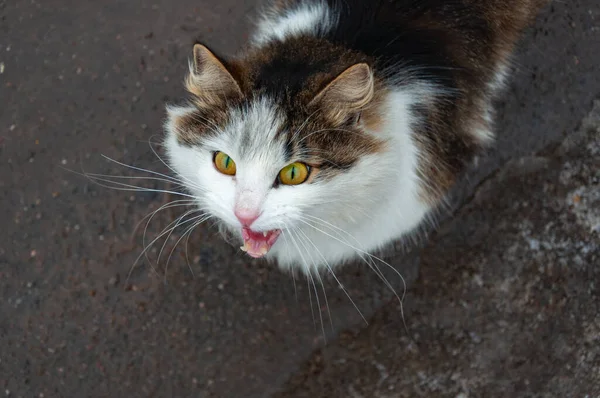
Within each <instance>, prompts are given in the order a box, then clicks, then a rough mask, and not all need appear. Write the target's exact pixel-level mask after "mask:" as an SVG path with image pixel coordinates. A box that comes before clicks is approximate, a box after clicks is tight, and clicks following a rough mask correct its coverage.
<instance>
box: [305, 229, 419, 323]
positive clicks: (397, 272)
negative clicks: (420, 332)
mask: <svg viewBox="0 0 600 398" xmlns="http://www.w3.org/2000/svg"><path fill="white" fill-rule="evenodd" d="M299 221H300V222H302V223H304V224H306V225H308V226H309V227H311V228H313V229H315V230H317V231H319V232H321V233H322V234H324V235H326V236H329V237H330V238H332V239H334V240H336V241H338V242H340V243H342V244H344V245H346V246H348V247H349V248H351V249H353V250H355V251H356V252H358V253H361V254H364V255H366V256H368V257H369V258H372V259H374V260H377V261H379V262H380V263H381V264H383V265H385V266H387V267H388V268H389V269H390V270H392V271H393V272H395V273H396V274H397V275H398V276H399V277H400V279H401V280H402V284H403V286H404V291H403V293H402V297H400V296H399V295H398V294H397V293H396V291H395V289H393V288H392V286H391V284H390V283H389V281H387V278H385V277H384V276H383V274H381V271H380V272H379V273H377V275H381V276H383V279H382V281H383V282H384V283H386V285H387V286H388V287H389V288H390V289H391V290H392V292H393V293H394V295H395V296H396V298H397V299H398V301H399V303H400V312H401V315H402V320H403V321H404V305H403V303H404V298H405V296H406V280H405V279H404V277H403V276H402V274H401V273H400V272H399V271H398V270H397V269H395V268H394V267H392V265H391V264H389V263H387V262H386V261H384V260H382V259H381V258H379V257H377V256H375V255H373V254H371V253H368V252H366V251H364V250H362V249H360V248H358V247H356V246H354V245H351V244H350V243H348V242H347V241H344V240H342V239H339V238H337V237H335V236H333V235H331V234H329V233H327V232H325V231H323V230H322V229H320V228H318V227H316V226H314V225H312V224H311V223H309V222H308V221H306V220H302V219H300V220H299ZM371 269H373V268H371ZM404 326H405V329H406V330H407V331H408V328H407V327H406V322H404Z"/></svg>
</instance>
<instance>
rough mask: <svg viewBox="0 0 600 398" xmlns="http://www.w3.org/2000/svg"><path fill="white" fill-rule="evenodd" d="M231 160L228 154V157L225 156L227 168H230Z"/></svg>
mask: <svg viewBox="0 0 600 398" xmlns="http://www.w3.org/2000/svg"><path fill="white" fill-rule="evenodd" d="M230 160H231V159H229V156H227V157H226V158H225V168H226V169H228V168H229V161H230Z"/></svg>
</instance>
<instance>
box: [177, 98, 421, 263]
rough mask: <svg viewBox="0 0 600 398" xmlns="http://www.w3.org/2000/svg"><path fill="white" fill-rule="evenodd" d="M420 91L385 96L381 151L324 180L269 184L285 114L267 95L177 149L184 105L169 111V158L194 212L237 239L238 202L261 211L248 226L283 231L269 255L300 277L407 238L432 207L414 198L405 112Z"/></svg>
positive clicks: (280, 154) (277, 165)
mask: <svg viewBox="0 0 600 398" xmlns="http://www.w3.org/2000/svg"><path fill="white" fill-rule="evenodd" d="M427 94H428V93H427V92H425V91H423V89H420V90H416V89H413V90H412V91H411V90H410V89H408V90H407V89H404V90H402V91H396V92H392V93H391V94H389V97H388V99H387V103H386V105H385V107H386V114H387V119H386V121H385V123H384V125H383V128H382V131H379V132H377V134H378V135H379V136H381V137H382V138H384V139H386V140H387V146H386V150H385V151H384V152H383V153H381V154H377V155H370V156H365V157H364V158H362V159H361V160H360V161H359V162H358V164H356V165H355V166H354V167H353V168H352V170H349V171H347V172H345V173H342V174H340V175H339V176H336V177H334V178H333V179H332V180H330V181H327V182H314V183H306V184H301V185H298V186H279V187H278V188H273V182H274V181H275V178H276V176H277V173H278V172H279V170H280V169H281V168H283V167H284V166H286V162H285V160H284V151H283V149H284V148H283V145H282V143H281V142H280V141H278V140H277V139H276V137H275V133H276V132H277V130H278V129H279V128H280V127H281V123H282V120H283V116H282V115H281V114H280V113H279V111H278V110H277V105H276V104H275V103H274V102H273V101H271V100H270V99H268V98H262V99H260V100H257V101H256V102H254V103H253V104H252V105H251V106H249V107H247V108H246V109H244V110H243V111H236V112H235V113H234V114H233V115H232V117H231V123H230V124H229V125H228V126H227V127H226V128H225V129H224V130H223V131H222V132H220V133H219V134H218V135H216V136H214V137H210V138H206V139H204V140H203V142H202V143H201V145H198V146H194V147H187V146H182V145H180V144H179V143H178V142H177V139H176V132H175V131H174V129H173V120H174V118H176V117H178V116H180V115H181V114H183V113H185V112H188V111H189V109H187V108H170V109H169V112H170V119H169V120H170V121H169V122H167V129H168V135H167V140H166V148H167V154H168V157H169V160H170V164H171V166H172V167H173V169H174V170H176V172H177V173H178V174H179V176H180V177H181V178H182V179H184V181H187V182H188V184H187V185H188V187H189V189H190V191H191V192H192V193H193V194H194V195H195V196H197V197H198V202H199V203H200V206H201V207H202V208H203V209H204V210H205V211H208V212H209V213H211V214H213V215H214V216H216V217H218V218H219V219H220V220H221V221H222V222H223V223H224V224H225V225H226V226H227V227H228V229H229V230H230V231H231V232H233V233H235V234H237V235H238V236H239V234H240V231H241V225H240V224H239V222H238V220H237V219H236V217H235V216H234V213H233V210H234V207H235V206H236V201H239V200H240V199H243V201H244V202H246V201H250V202H252V203H253V205H258V206H259V207H260V209H261V211H262V215H261V216H260V217H259V218H258V219H257V220H256V222H255V223H254V224H253V225H252V228H253V229H254V230H256V231H267V230H271V229H283V230H284V231H285V232H284V234H283V236H281V237H280V238H279V240H278V241H277V242H276V243H275V245H274V246H273V248H272V250H271V252H270V253H269V254H268V255H267V257H268V258H273V259H276V260H277V262H278V263H279V264H280V266H282V267H285V268H288V267H295V266H300V267H302V268H303V269H304V270H305V271H308V270H310V269H316V268H319V267H327V266H331V267H333V266H335V265H337V264H339V263H341V262H343V261H345V260H350V259H352V258H355V257H357V256H363V255H364V253H365V252H372V251H374V250H376V249H378V248H380V247H382V246H384V245H385V244H387V243H390V242H391V241H393V240H395V239H397V238H399V237H401V236H402V235H403V234H405V233H407V232H410V231H411V230H413V229H414V228H415V227H416V226H417V225H419V223H420V222H421V221H422V219H423V218H424V216H425V215H426V213H427V212H428V211H429V207H428V205H427V204H425V203H424V202H423V201H422V200H421V199H420V197H419V190H420V185H419V180H418V177H417V174H416V168H417V163H418V158H419V154H418V149H417V147H416V145H415V143H414V142H413V138H412V130H411V124H412V123H413V122H415V120H413V118H412V117H411V114H410V112H409V107H410V105H411V104H413V103H414V102H415V101H418V100H419V98H420V97H421V96H423V97H425V96H427ZM249 138H251V140H250V139H249ZM244 140H247V141H246V142H245V141H244ZM213 151H223V152H225V153H227V154H228V155H229V156H231V158H232V159H233V160H234V161H235V162H236V166H237V175H236V176H235V177H230V176H226V175H223V174H220V173H219V172H218V171H217V170H215V168H214V166H213V164H212V152H213ZM307 222H308V223H310V224H312V226H310V225H308V224H306V223H307Z"/></svg>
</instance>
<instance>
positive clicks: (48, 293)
mask: <svg viewBox="0 0 600 398" xmlns="http://www.w3.org/2000/svg"><path fill="white" fill-rule="evenodd" d="M255 7H256V3H255V2H254V1H233V0H223V1H220V2H216V1H201V0H200V1H194V2H192V1H188V0H183V1H178V2H177V3H171V2H169V1H166V0H162V1H154V2H143V1H139V0H127V1H125V0H121V1H117V0H110V1H109V0H107V1H99V2H82V1H67V0H63V1H57V0H47V1H44V2H36V1H31V0H27V1H25V0H10V1H6V0H4V1H3V0H0V164H1V167H0V203H1V206H0V220H1V221H2V228H1V229H0V300H2V301H1V303H2V305H0V311H1V312H0V388H1V390H0V394H5V396H15V397H109V396H110V397H152V396H156V397H165V396H174V397H191V396H194V397H268V396H280V397H295V396H309V395H310V396H312V397H320V396H323V397H338V396H339V397H396V396H398V397H401V396H410V397H413V396H428V397H437V396H441V397H445V396H449V397H461V398H464V397H478V396H481V397H505V396H506V397H571V396H572V397H586V396H587V397H600V380H599V376H598V375H599V374H600V365H599V363H600V352H598V346H600V340H599V337H598V336H599V334H600V324H599V320H598V310H599V304H598V303H599V300H600V298H599V297H600V294H599V289H600V287H599V286H600V285H599V282H598V280H599V279H598V277H599V275H598V272H599V271H598V264H599V262H600V260H599V258H600V253H599V252H600V249H599V248H598V242H599V239H600V238H599V234H600V231H598V226H597V224H596V221H594V220H597V219H598V213H597V212H598V208H600V203H599V201H598V190H599V188H598V184H599V181H600V176H598V171H597V170H598V169H600V165H598V157H599V156H600V155H599V153H600V152H599V150H598V148H597V143H598V141H599V136H598V129H597V126H598V125H599V124H600V123H598V121H597V120H598V117H597V116H594V115H595V113H594V112H592V110H593V100H594V99H596V98H599V97H600V55H599V54H600V3H599V2H598V1H597V0H571V1H568V2H564V1H563V2H558V1H555V2H553V3H551V4H550V5H549V6H548V7H547V8H546V9H545V10H544V11H543V12H542V13H541V14H540V16H539V18H538V20H537V23H536V24H535V26H533V27H532V28H531V29H530V30H528V32H527V33H526V34H525V35H524V38H523V41H522V42H521V44H520V46H519V50H518V52H517V54H516V57H515V60H516V62H515V68H514V74H513V77H512V79H511V81H510V84H509V87H508V88H507V90H506V92H505V94H504V96H503V98H502V99H501V100H500V101H499V104H498V106H499V107H498V109H499V115H498V116H499V117H498V124H497V129H496V130H497V133H498V142H497V146H496V148H495V149H494V150H492V151H490V153H489V154H486V156H485V157H482V158H481V159H480V161H479V162H478V165H477V168H474V169H473V170H471V171H470V172H469V174H468V176H467V178H465V180H464V181H463V182H462V183H461V184H460V185H459V187H458V189H457V190H456V192H455V193H454V195H453V203H454V204H455V207H456V211H455V214H454V215H453V217H445V218H444V219H442V221H441V225H440V229H439V231H438V232H437V233H434V234H433V235H432V236H431V239H429V240H427V239H425V238H421V239H420V246H419V247H418V248H417V249H415V250H413V251H411V252H409V253H406V252H405V251H404V250H401V248H398V250H396V251H395V252H394V253H392V254H390V256H388V257H387V259H388V260H389V261H390V262H391V263H392V264H393V265H394V267H396V268H398V269H399V270H401V272H402V273H403V274H404V275H405V277H406V279H407V281H408V285H409V286H408V296H407V299H406V302H405V307H404V310H405V311H404V321H405V322H406V327H407V328H408V333H407V332H406V331H405V329H404V324H403V320H402V317H401V315H400V311H399V308H398V304H397V301H395V299H394V296H393V295H392V294H391V292H390V289H389V288H388V287H387V286H386V285H385V284H384V283H382V282H381V281H380V280H379V279H378V278H377V277H376V276H375V275H374V273H373V272H369V270H368V269H367V268H366V267H365V266H364V265H363V266H360V265H359V264H357V265H352V266H348V267H347V268H345V269H344V270H342V271H340V273H339V277H340V279H341V280H342V282H343V284H344V286H345V287H346V289H347V290H348V292H349V294H350V296H351V297H352V300H353V301H354V302H355V303H356V305H357V307H358V308H359V309H360V311H361V313H362V315H363V316H364V317H365V318H366V319H367V321H368V324H367V322H365V321H364V320H362V319H361V316H360V315H359V312H358V311H357V310H356V308H355V307H354V306H353V304H352V303H351V302H350V300H349V299H348V297H347V296H346V295H345V294H344V293H343V291H342V290H341V289H340V288H338V287H337V284H336V282H335V281H334V280H331V278H325V280H324V285H325V291H326V293H327V304H328V307H329V311H328V309H327V306H326V305H325V296H324V295H323V290H322V289H321V288H320V287H319V288H318V290H317V292H318V293H319V296H318V297H319V302H318V303H317V299H316V297H315V292H314V290H313V287H312V286H308V285H307V283H306V281H305V280H304V279H302V278H298V277H297V278H295V279H294V278H292V276H291V275H288V274H284V273H282V272H280V271H279V270H278V269H276V268H274V267H272V266H269V265H267V264H265V263H263V262H261V261H255V260H250V259H248V258H247V257H245V256H243V255H241V253H239V251H238V250H237V249H236V248H235V247H231V246H229V245H227V244H225V243H224V242H223V241H222V239H221V238H220V237H219V236H218V235H217V234H216V231H215V229H214V228H211V226H210V225H209V224H207V225H205V226H203V227H200V228H198V229H197V230H196V231H195V232H194V233H193V234H192V235H191V238H190V240H189V244H188V245H187V248H188V250H187V253H186V250H185V247H186V245H185V240H183V241H181V242H180V244H179V245H178V246H177V247H176V248H175V250H174V252H173V253H174V254H173V256H172V258H171V261H170V262H169V263H168V267H167V257H168V254H169V253H170V251H171V249H172V248H173V247H175V245H176V243H177V241H178V240H179V238H180V237H181V236H182V232H183V231H176V233H174V234H173V235H172V236H171V237H170V238H169V239H168V240H167V242H166V244H165V250H164V252H163V256H162V257H161V258H160V259H158V253H159V251H160V249H161V246H162V241H161V242H160V243H158V244H157V245H155V246H154V248H155V249H154V250H150V251H149V259H145V258H142V259H141V261H140V262H139V263H138V265H137V266H136V267H135V268H133V270H132V265H133V264H134V263H135V261H136V258H137V257H138V255H139V254H140V253H141V251H142V247H143V246H142V232H143V230H144V226H145V224H141V227H140V228H137V229H136V225H137V224H138V223H139V222H140V221H142V219H143V218H144V217H145V216H146V215H147V214H149V213H151V212H152V211H154V210H156V209H157V208H158V207H159V206H161V205H162V204H165V203H168V202H169V201H171V200H175V199H177V198H176V197H175V196H173V195H168V194H165V193H160V192H124V191H118V190H113V189H107V188H103V187H101V186H98V185H97V184H94V183H92V182H90V181H89V180H88V179H86V178H84V177H82V176H79V175H77V174H73V173H71V172H69V171H68V170H75V171H79V172H81V171H82V170H85V171H87V172H90V173H100V174H109V175H113V176H128V177H140V176H142V175H143V173H141V172H138V171H135V170H133V169H131V168H126V167H123V166H120V165H118V164H116V163H114V162H111V161H109V160H106V159H105V158H103V157H102V156H101V155H106V156H109V157H110V158H112V159H115V160H118V161H120V162H124V163H126V164H130V165H135V166H136V167H141V168H149V169H152V170H157V171H165V167H164V166H163V165H162V163H161V162H160V160H159V159H157V157H156V156H155V155H154V154H153V152H152V150H151V146H152V148H154V149H157V150H160V148H159V146H158V142H159V140H160V135H161V134H162V130H161V123H162V120H163V118H164V111H163V109H164V103H165V102H169V101H176V100H177V99H178V98H181V96H182V95H183V89H182V84H181V79H182V76H183V74H184V72H185V68H186V66H187V57H188V55H189V52H190V51H191V44H192V43H193V40H194V38H196V37H200V38H201V39H202V40H203V41H204V42H206V43H208V44H210V45H211V46H212V47H215V48H218V49H220V50H221V51H225V52H226V53H233V52H234V51H235V50H237V49H239V48H240V47H241V46H242V45H243V43H244V40H245V39H246V37H247V32H248V28H249V18H250V17H251V16H252V15H253V12H254V11H255ZM596 112H597V111H596ZM567 137H569V139H571V138H572V137H576V139H575V138H573V140H572V141H569V139H568V140H567V141H565V139H567ZM159 153H160V152H159ZM126 181H127V182H128V183H135V184H137V185H141V186H144V187H148V188H152V189H168V188H169V187H168V186H166V185H164V184H162V183H160V182H157V181H151V180H143V179H128V180H126ZM183 211H184V210H183V209H181V208H173V209H170V210H166V211H163V212H160V213H158V214H157V215H156V216H155V217H154V218H153V219H152V222H151V223H150V225H149V227H148V238H149V239H150V240H152V239H153V238H154V237H156V236H157V234H158V233H159V232H160V231H161V230H162V229H163V228H165V227H166V226H167V225H168V224H169V223H170V222H171V221H172V220H173V219H174V217H176V216H177V215H178V214H181V213H182V212H183ZM146 243H148V240H147V241H146ZM186 254H187V256H186ZM186 257H187V258H186ZM391 275H392V274H391V273H390V283H391V284H392V285H393V287H394V288H395V289H396V290H398V291H399V292H402V289H403V285H402V283H401V281H399V280H398V278H395V279H394V278H392V276H391ZM317 286H318V285H317Z"/></svg>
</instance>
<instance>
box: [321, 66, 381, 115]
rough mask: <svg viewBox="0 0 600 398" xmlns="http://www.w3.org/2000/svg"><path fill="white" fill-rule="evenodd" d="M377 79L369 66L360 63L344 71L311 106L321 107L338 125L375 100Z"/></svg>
mask: <svg viewBox="0 0 600 398" xmlns="http://www.w3.org/2000/svg"><path fill="white" fill-rule="evenodd" d="M374 90H375V79H374V77H373V72H372V71H371V68H370V67H369V65H367V64H365V63H360V64H356V65H353V66H351V67H349V68H348V69H346V70H345V71H343V72H342V73H341V74H340V75H339V76H337V77H336V78H335V79H334V80H333V81H332V82H330V83H329V84H328V85H327V86H326V87H325V88H324V89H322V90H321V91H320V92H319V93H318V94H317V96H316V97H315V98H314V99H313V100H312V101H311V103H310V105H311V106H312V105H318V106H321V108H322V109H323V111H324V112H325V114H326V115H327V116H328V117H329V118H330V119H331V120H332V121H333V122H335V123H336V124H342V123H343V122H344V121H345V120H347V118H348V117H349V116H351V115H353V114H356V113H357V112H360V111H361V110H362V109H363V108H365V107H366V106H367V105H368V104H369V103H370V102H371V100H372V99H373V95H374Z"/></svg>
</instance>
